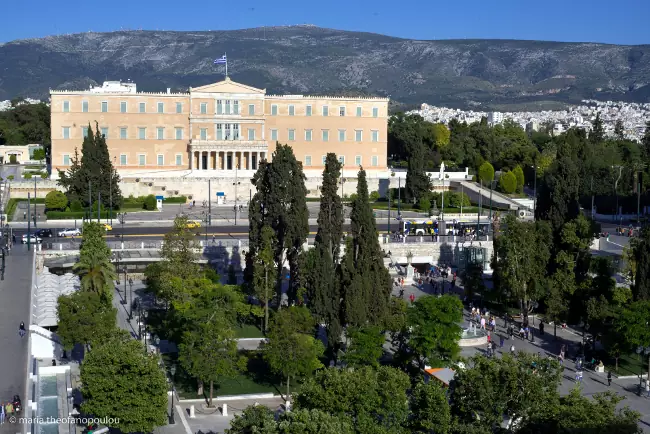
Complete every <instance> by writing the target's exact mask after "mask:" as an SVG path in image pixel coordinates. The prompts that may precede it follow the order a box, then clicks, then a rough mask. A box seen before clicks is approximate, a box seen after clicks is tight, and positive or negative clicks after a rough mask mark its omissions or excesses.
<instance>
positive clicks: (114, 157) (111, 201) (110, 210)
mask: <svg viewBox="0 0 650 434" xmlns="http://www.w3.org/2000/svg"><path fill="white" fill-rule="evenodd" d="M116 164H117V156H116V155H115V156H113V167H115V165H116ZM111 169H112V168H111ZM110 176H111V177H110V179H109V181H108V191H109V199H108V200H109V208H108V209H109V211H108V213H109V215H110V219H111V223H110V224H111V226H113V171H111V174H110Z"/></svg>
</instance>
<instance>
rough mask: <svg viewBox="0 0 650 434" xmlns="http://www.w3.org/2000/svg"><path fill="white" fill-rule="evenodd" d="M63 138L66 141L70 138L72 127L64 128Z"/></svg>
mask: <svg viewBox="0 0 650 434" xmlns="http://www.w3.org/2000/svg"><path fill="white" fill-rule="evenodd" d="M63 138H64V139H69V138H70V127H63Z"/></svg>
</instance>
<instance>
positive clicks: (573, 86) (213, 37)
mask: <svg viewBox="0 0 650 434" xmlns="http://www.w3.org/2000/svg"><path fill="white" fill-rule="evenodd" d="M224 52H227V54H228V59H229V62H228V70H229V74H230V76H231V78H232V79H233V80H236V81H240V82H243V83H247V84H250V85H253V86H256V87H260V88H266V89H267V92H268V93H289V94H295V93H305V94H341V93H350V92H353V93H355V94H373V95H381V96H385V95H389V96H390V97H391V99H393V100H394V101H395V102H396V103H398V104H402V105H405V106H406V107H412V106H414V105H416V104H420V103H422V102H427V103H429V104H438V105H448V106H452V107H459V108H466V107H468V106H473V107H478V108H481V109H486V108H489V107H491V106H492V107H494V106H498V107H501V108H502V109H503V108H504V107H507V106H508V105H513V104H517V105H519V106H521V105H522V104H523V105H529V104H530V105H533V106H534V105H536V104H538V103H542V102H543V103H544V104H548V103H549V102H562V103H574V102H578V101H579V100H581V99H584V98H593V99H600V100H607V99H612V100H624V101H637V102H650V45H640V46H621V45H605V44H592V43H561V42H540V41H510V40H446V41H445V40H440V41H417V40H407V39H400V38H394V37H389V36H383V35H378V34H370V33H359V32H349V31H342V30H332V29H324V28H319V27H315V26H288V27H267V28H264V29H263V28H256V29H245V30H233V31H205V32H200V31H199V32H171V31H120V32H112V33H83V34H72V35H61V36H51V37H46V38H40V39H28V40H19V41H12V42H9V43H5V44H0V65H2V66H3V68H1V69H0V100H3V99H10V98H14V97H17V96H23V97H34V98H46V97H47V94H48V89H49V88H53V89H70V88H74V89H85V88H87V87H88V86H89V85H91V84H97V83H101V82H102V81H104V80H107V79H109V80H120V79H121V80H127V79H131V80H133V81H135V82H136V83H137V84H138V89H139V90H143V91H160V90H163V89H165V88H167V87H171V88H172V89H175V90H180V89H187V87H189V86H200V85H203V84H206V83H210V82H214V81H217V80H220V79H221V78H223V66H215V65H213V63H212V61H213V59H214V58H216V57H219V56H221V55H222V54H223V53H224Z"/></svg>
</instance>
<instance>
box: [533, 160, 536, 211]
mask: <svg viewBox="0 0 650 434" xmlns="http://www.w3.org/2000/svg"><path fill="white" fill-rule="evenodd" d="M533 171H534V173H535V174H534V175H533V176H534V177H535V179H534V180H533V219H536V218H537V217H536V214H537V165H534V166H533Z"/></svg>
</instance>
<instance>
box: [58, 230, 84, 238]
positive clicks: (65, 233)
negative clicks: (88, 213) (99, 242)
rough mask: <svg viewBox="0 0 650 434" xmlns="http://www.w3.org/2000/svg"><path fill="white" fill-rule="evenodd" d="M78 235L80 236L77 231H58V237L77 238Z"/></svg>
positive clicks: (79, 232)
mask: <svg viewBox="0 0 650 434" xmlns="http://www.w3.org/2000/svg"><path fill="white" fill-rule="evenodd" d="M79 235H81V231H80V230H79V229H63V230H62V231H59V236H60V237H78V236H79Z"/></svg>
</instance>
